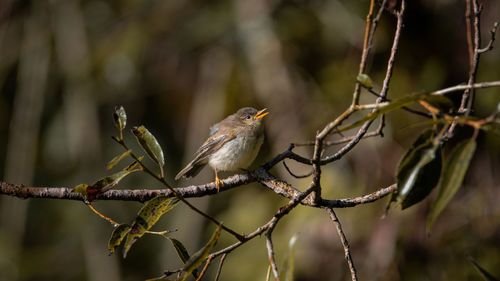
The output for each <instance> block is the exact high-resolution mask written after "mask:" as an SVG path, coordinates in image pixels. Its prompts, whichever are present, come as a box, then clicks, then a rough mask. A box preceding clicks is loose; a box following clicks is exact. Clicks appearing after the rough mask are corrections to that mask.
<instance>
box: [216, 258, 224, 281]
mask: <svg viewBox="0 0 500 281" xmlns="http://www.w3.org/2000/svg"><path fill="white" fill-rule="evenodd" d="M226 256H227V254H223V255H222V257H221V258H220V261H219V267H218V268H217V274H216V275H215V279H214V281H217V280H219V276H220V274H221V272H222V265H223V264H224V261H225V260H226Z"/></svg>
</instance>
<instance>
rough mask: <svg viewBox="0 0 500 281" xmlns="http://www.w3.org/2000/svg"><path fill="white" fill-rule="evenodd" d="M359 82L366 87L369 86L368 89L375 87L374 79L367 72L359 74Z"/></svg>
mask: <svg viewBox="0 0 500 281" xmlns="http://www.w3.org/2000/svg"><path fill="white" fill-rule="evenodd" d="M357 78H358V79H357V80H358V82H359V83H361V85H363V87H365V88H368V89H371V88H373V81H372V79H371V78H370V76H368V75H367V74H364V73H362V74H359V75H358V77H357Z"/></svg>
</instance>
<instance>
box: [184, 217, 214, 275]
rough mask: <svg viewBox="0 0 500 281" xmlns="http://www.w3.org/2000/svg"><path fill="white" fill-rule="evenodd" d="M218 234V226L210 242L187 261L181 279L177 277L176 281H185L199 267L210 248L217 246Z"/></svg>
mask: <svg viewBox="0 0 500 281" xmlns="http://www.w3.org/2000/svg"><path fill="white" fill-rule="evenodd" d="M220 232H221V226H220V225H219V226H218V227H217V229H216V230H215V232H214V233H213V234H212V237H211V238H210V240H208V242H207V244H206V245H205V246H204V247H203V248H201V249H200V250H199V251H198V252H196V253H194V254H193V255H192V256H191V257H190V258H189V260H188V261H187V262H186V264H185V265H184V268H183V269H182V270H183V271H184V274H183V275H182V276H181V277H179V278H178V279H177V281H184V280H186V278H187V277H188V276H189V275H190V274H191V273H192V272H193V271H194V270H195V269H196V268H198V266H200V265H201V264H202V263H203V261H205V259H206V258H207V256H208V254H210V251H211V250H212V248H213V247H214V246H215V244H217V241H218V240H219V237H220Z"/></svg>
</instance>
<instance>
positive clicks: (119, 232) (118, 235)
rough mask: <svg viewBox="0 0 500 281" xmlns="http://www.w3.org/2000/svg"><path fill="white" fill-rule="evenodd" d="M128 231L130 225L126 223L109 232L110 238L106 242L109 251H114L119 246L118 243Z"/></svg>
mask: <svg viewBox="0 0 500 281" xmlns="http://www.w3.org/2000/svg"><path fill="white" fill-rule="evenodd" d="M129 231H130V225H128V224H120V225H119V226H118V227H117V228H115V230H113V233H112V234H111V238H110V239H109V242H108V249H109V251H110V253H114V252H115V250H116V248H118V246H120V244H121V243H122V241H123V238H125V235H127V234H128V232H129Z"/></svg>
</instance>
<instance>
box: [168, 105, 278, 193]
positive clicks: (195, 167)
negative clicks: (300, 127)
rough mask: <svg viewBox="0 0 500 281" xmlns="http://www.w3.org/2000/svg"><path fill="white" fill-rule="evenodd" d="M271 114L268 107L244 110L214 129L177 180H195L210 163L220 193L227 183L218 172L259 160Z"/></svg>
mask: <svg viewBox="0 0 500 281" xmlns="http://www.w3.org/2000/svg"><path fill="white" fill-rule="evenodd" d="M268 114H269V112H268V111H267V108H264V109H262V110H257V109H255V108H252V107H243V108H241V109H239V110H238V111H237V112H236V113H234V114H231V115H229V116H228V117H226V118H225V119H224V120H222V121H220V122H219V123H217V124H215V125H213V126H212V127H210V134H209V136H208V138H207V140H206V141H205V142H204V143H203V144H202V145H201V147H200V148H199V149H198V150H197V151H196V153H195V156H194V159H193V160H192V161H191V162H189V164H187V165H186V167H185V168H184V169H182V170H181V171H180V172H179V173H178V174H177V175H176V176H175V180H179V179H181V178H191V177H194V176H196V175H197V174H198V173H199V172H200V171H201V170H202V169H203V167H205V165H207V164H208V165H209V166H210V167H212V169H213V170H214V171H215V183H216V187H217V192H219V190H220V186H221V185H223V183H222V181H221V180H220V179H219V176H218V172H220V171H234V170H237V169H245V168H247V167H248V166H250V164H252V162H253V161H254V160H255V157H256V156H257V154H258V153H259V150H260V147H261V146H262V143H263V142H264V124H263V122H262V121H263V119H262V118H263V117H265V116H266V115H268Z"/></svg>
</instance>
